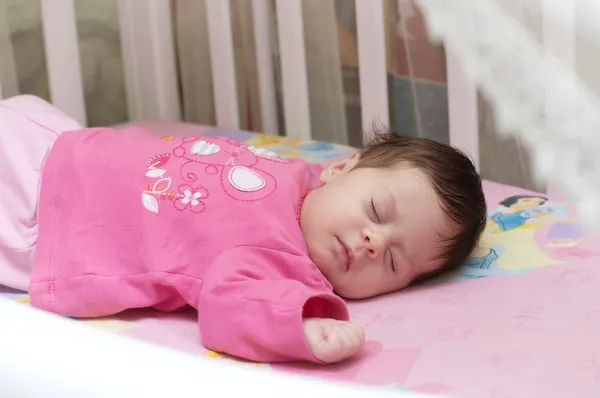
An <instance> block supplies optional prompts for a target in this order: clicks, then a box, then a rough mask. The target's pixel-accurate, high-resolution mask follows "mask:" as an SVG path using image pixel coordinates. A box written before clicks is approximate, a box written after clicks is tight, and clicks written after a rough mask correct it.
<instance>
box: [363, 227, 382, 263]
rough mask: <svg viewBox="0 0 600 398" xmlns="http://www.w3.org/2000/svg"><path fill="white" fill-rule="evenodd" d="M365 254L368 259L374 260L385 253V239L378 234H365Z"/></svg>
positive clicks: (369, 232)
mask: <svg viewBox="0 0 600 398" xmlns="http://www.w3.org/2000/svg"><path fill="white" fill-rule="evenodd" d="M363 239H364V244H365V253H366V256H367V257H368V258H370V259H371V260H374V259H376V258H378V257H379V256H380V255H381V253H382V252H383V251H384V242H383V239H382V238H381V237H380V236H379V235H378V234H376V233H373V232H371V231H368V232H366V233H365V234H364V238H363Z"/></svg>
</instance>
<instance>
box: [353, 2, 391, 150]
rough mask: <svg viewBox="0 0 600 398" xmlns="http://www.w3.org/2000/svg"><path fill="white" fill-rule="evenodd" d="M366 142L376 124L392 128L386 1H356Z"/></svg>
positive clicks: (363, 125)
mask: <svg viewBox="0 0 600 398" xmlns="http://www.w3.org/2000/svg"><path fill="white" fill-rule="evenodd" d="M356 27H357V34H358V62H359V79H360V97H361V115H362V127H363V138H364V139H365V140H366V139H368V137H369V131H371V130H372V127H373V124H374V123H383V124H385V125H388V124H389V122H390V115H389V105H388V103H389V102H388V98H389V97H388V85H387V67H386V53H385V29H384V12H383V0H356Z"/></svg>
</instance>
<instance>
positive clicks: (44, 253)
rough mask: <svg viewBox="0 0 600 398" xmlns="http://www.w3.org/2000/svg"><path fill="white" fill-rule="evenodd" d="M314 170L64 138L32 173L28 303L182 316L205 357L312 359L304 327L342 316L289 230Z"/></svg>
mask: <svg viewBox="0 0 600 398" xmlns="http://www.w3.org/2000/svg"><path fill="white" fill-rule="evenodd" d="M319 171H320V169H319V168H318V166H314V165H309V164H308V163H307V162H304V161H301V160H289V159H283V158H280V157H278V156H277V155H276V154H275V153H273V152H270V151H268V150H265V149H262V148H256V147H252V146H247V145H244V144H240V143H238V142H236V141H233V140H230V139H225V138H207V137H183V138H174V137H157V136H153V135H151V134H149V133H147V132H146V131H145V130H142V129H141V128H137V127H131V128H127V129H125V130H120V131H115V130H112V129H106V128H96V129H83V130H78V131H71V132H66V133H63V134H62V135H60V137H59V138H58V139H57V141H56V142H55V144H54V146H53V148H52V150H51V151H50V153H49V155H48V156H47V158H46V161H45V165H44V168H43V172H42V182H41V191H40V198H39V206H38V209H39V236H38V242H37V248H36V253H35V264H34V268H33V271H32V275H31V285H30V296H31V303H32V305H33V306H35V307H38V308H42V309H44V310H48V311H51V312H54V313H57V314H60V315H64V316H71V317H100V316H106V315H112V314H116V313H118V312H121V311H124V310H126V309H130V308H140V307H152V308H155V309H158V310H162V311H175V310H178V309H182V308H184V307H188V306H191V307H193V308H195V309H197V310H198V319H199V329H200V335H201V338H202V342H203V343H204V345H205V346H207V347H208V348H210V349H212V350H216V351H222V352H227V353H229V354H232V355H236V356H240V357H244V358H248V359H251V360H256V361H269V362H275V361H292V360H309V361H315V362H318V360H317V359H316V358H315V357H314V356H313V354H312V353H311V351H310V348H309V347H308V345H307V343H306V341H305V338H304V334H303V330H302V319H303V317H329V318H335V319H340V320H348V318H349V316H348V311H347V308H346V306H345V304H344V302H343V300H342V299H340V298H339V297H338V296H336V295H335V294H334V293H333V291H332V287H331V285H330V284H329V282H328V281H327V280H326V279H325V278H324V277H323V275H322V274H321V273H320V272H319V270H318V269H317V268H316V266H315V265H314V264H313V262H312V261H311V259H310V258H309V256H308V254H307V248H306V246H305V243H304V239H303V236H302V232H301V230H300V226H299V222H298V216H299V209H300V206H301V204H302V200H303V198H304V196H305V194H306V193H307V192H309V191H310V190H311V189H313V188H315V187H316V185H317V184H318V174H317V173H318V172H319Z"/></svg>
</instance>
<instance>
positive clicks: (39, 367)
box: [0, 0, 574, 398]
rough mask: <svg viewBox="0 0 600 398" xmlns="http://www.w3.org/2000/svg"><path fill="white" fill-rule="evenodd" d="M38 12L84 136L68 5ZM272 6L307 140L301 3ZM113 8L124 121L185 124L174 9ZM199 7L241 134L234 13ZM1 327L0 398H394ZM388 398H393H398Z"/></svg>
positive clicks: (262, 72)
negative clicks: (194, 396)
mask: <svg viewBox="0 0 600 398" xmlns="http://www.w3.org/2000/svg"><path fill="white" fill-rule="evenodd" d="M248 1H250V0H248ZM251 1H252V5H253V20H254V29H255V31H254V35H255V45H256V51H257V60H258V76H259V88H260V90H259V91H260V103H261V112H262V114H261V117H262V121H263V127H264V128H263V131H265V132H267V133H277V132H278V130H279V127H278V121H277V113H276V98H275V82H274V78H273V75H274V74H273V65H272V61H271V60H272V57H271V54H272V48H271V40H270V38H271V32H270V24H269V15H270V14H269V13H270V12H271V10H270V0H251ZM355 1H356V18H357V30H358V47H359V62H360V69H359V70H360V72H359V73H360V90H361V101H362V120H363V127H364V130H365V131H368V130H369V129H368V127H370V126H371V125H372V122H373V121H375V120H376V121H380V122H384V123H386V122H388V121H389V114H388V109H389V108H388V85H387V77H386V73H387V72H386V52H385V51H386V49H385V33H384V25H383V20H384V19H383V16H384V7H383V0H355ZM545 1H547V2H548V1H554V0H545ZM417 2H418V0H417ZM41 4H42V15H43V27H44V39H45V49H46V58H47V65H48V75H49V83H50V91H51V98H52V102H53V103H54V104H55V105H56V106H57V107H59V108H60V109H62V110H63V111H65V112H66V113H67V114H69V115H71V116H73V117H75V118H76V119H77V120H78V121H79V122H81V123H82V124H84V125H85V124H86V112H85V102H84V95H83V83H82V73H81V66H80V63H79V62H74V61H73V60H78V59H79V50H78V42H77V32H76V20H75V7H74V0H41ZM276 6H277V7H276V12H277V19H278V21H279V23H278V32H277V33H278V37H279V44H280V47H281V48H280V56H281V71H282V82H283V108H284V116H285V117H284V120H285V127H286V129H285V130H286V132H287V134H288V135H289V136H292V137H297V138H302V139H310V138H311V129H310V125H311V123H310V121H311V115H310V108H309V99H308V98H309V97H308V85H307V70H306V69H307V68H306V56H305V51H304V48H305V43H304V34H303V21H302V7H301V0H276ZM118 7H119V14H120V28H121V42H122V53H123V57H124V71H125V79H126V92H127V101H128V107H129V112H130V118H131V120H167V121H178V120H180V119H181V104H180V100H179V92H178V86H177V85H178V82H177V70H176V63H175V51H174V45H173V33H172V22H171V6H170V1H169V0H145V1H144V0H118ZM206 7H207V9H206V12H207V15H208V30H209V37H210V48H211V50H212V51H211V63H212V79H213V82H214V85H215V86H218V87H219V90H215V93H214V95H215V97H214V102H215V109H216V121H217V124H218V125H219V126H222V127H227V128H234V129H235V128H239V126H240V122H239V110H238V105H237V104H238V102H237V89H236V82H235V73H234V72H235V65H234V56H233V40H232V32H231V13H230V8H229V3H228V2H227V1H224V0H206ZM0 11H2V10H0ZM1 17H3V13H2V12H0V18H1ZM573 20H574V18H573ZM0 22H2V21H0ZM553 29H554V30H553ZM566 29H567V31H565V28H564V27H563V28H562V29H561V31H556V30H555V28H552V27H551V26H550V25H549V24H548V27H547V29H545V32H544V33H545V34H546V38H547V40H546V41H545V43H546V46H547V48H548V50H549V51H560V52H562V55H563V58H566V59H570V60H572V61H573V62H574V50H573V49H574V45H573V41H570V40H569V37H571V38H572V37H574V35H573V32H569V31H568V29H569V27H568V26H567V28H566ZM569 35H571V36H569ZM565 38H567V40H566V39H565ZM446 50H447V73H448V75H447V78H448V100H449V111H450V141H451V143H452V144H453V145H456V146H458V147H461V148H463V149H465V150H466V151H467V152H469V153H470V154H471V156H472V157H473V159H474V160H475V162H476V163H477V164H479V156H480V155H479V150H478V147H479V145H478V135H479V134H478V133H479V126H478V107H477V101H478V99H477V90H476V88H475V87H474V85H473V84H472V83H471V82H470V81H469V79H468V78H467V77H466V75H465V73H464V71H463V69H462V67H461V65H460V62H459V59H458V58H457V57H456V56H455V55H454V54H453V52H452V49H451V48H447V49H446ZM1 83H2V82H0V97H1ZM550 190H552V186H551V185H550ZM0 319H2V320H3V321H5V320H7V319H10V321H9V322H7V325H4V322H2V323H3V325H2V327H0V392H3V393H6V391H3V389H6V388H8V389H9V391H8V394H0V395H3V396H4V395H6V396H44V393H47V392H48V391H51V392H52V393H53V394H54V393H56V396H61V397H107V396H111V397H131V396H144V397H155V396H156V397H159V396H160V397H164V396H174V395H186V396H187V395H189V394H190V392H191V391H196V392H197V393H200V394H201V393H212V394H217V393H218V394H219V395H220V394H224V395H229V394H240V395H241V394H244V395H248V394H249V395H250V396H255V395H256V396H258V395H259V394H260V396H261V397H280V396H288V397H302V398H306V397H307V396H310V395H312V393H318V395H319V396H328V397H335V396H340V397H341V396H343V397H344V398H350V397H375V398H377V397H379V396H381V397H385V396H388V395H389V396H391V394H392V392H387V391H385V390H374V391H373V390H364V389H360V388H358V387H351V388H350V387H347V386H338V385H330V384H328V383H325V382H322V381H314V380H310V381H309V380H304V379H299V378H297V377H291V376H289V377H288V376H287V375H285V376H284V375H279V374H273V373H262V372H259V373H256V372H255V371H253V370H252V369H250V370H248V369H240V368H239V367H237V366H234V365H226V364H223V365H222V366H221V364H218V365H216V364H215V363H214V361H212V362H210V363H208V362H205V360H203V359H200V358H193V357H190V356H186V355H184V354H180V353H175V352H173V351H170V350H168V349H163V348H160V347H154V346H152V345H149V344H146V343H142V342H138V341H130V340H128V339H126V338H123V337H120V336H118V335H113V334H110V335H109V334H107V333H103V332H99V331H96V330H91V329H90V328H87V327H83V326H82V325H79V324H75V323H71V322H69V321H66V320H63V319H60V318H58V317H54V316H52V315H50V314H45V313H41V312H39V311H36V310H34V309H31V308H27V307H23V306H22V305H21V304H14V303H10V302H0ZM27 350H28V351H27ZM108 353H110V355H108ZM48 358H52V359H53V360H49V359H48ZM149 365H151V366H149ZM81 369H85V370H86V371H81ZM72 375H73V377H72ZM141 384H143V385H144V387H143V388H142V390H143V392H141V391H142V390H140V385H141ZM59 391H60V393H59ZM10 392H12V394H11V393H10ZM393 394H394V396H398V394H399V392H393ZM406 396H414V397H416V396H418V394H407V395H406Z"/></svg>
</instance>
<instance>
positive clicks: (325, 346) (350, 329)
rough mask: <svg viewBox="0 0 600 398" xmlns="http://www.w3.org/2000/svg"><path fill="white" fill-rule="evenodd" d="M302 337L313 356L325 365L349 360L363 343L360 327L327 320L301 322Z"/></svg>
mask: <svg viewBox="0 0 600 398" xmlns="http://www.w3.org/2000/svg"><path fill="white" fill-rule="evenodd" d="M303 328H304V336H306V341H307V342H308V345H309V346H310V349H311V350H312V352H313V354H314V356H315V357H316V358H317V359H319V360H321V361H323V362H326V363H334V362H339V361H341V360H343V359H346V358H350V357H351V356H353V355H354V354H356V353H357V352H358V350H360V349H361V347H362V346H363V344H364V342H365V328H364V326H362V325H359V324H356V323H353V322H348V321H338V320H335V319H328V318H307V319H305V320H304V321H303Z"/></svg>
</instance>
